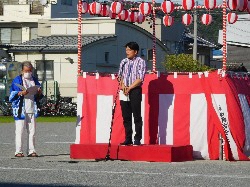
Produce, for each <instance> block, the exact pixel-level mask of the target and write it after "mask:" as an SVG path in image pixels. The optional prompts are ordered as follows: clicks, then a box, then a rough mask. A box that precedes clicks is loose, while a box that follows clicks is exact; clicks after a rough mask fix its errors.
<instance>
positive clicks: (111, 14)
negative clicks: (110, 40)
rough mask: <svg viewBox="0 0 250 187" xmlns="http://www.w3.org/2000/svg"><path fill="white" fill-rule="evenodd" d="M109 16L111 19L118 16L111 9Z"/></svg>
mask: <svg viewBox="0 0 250 187" xmlns="http://www.w3.org/2000/svg"><path fill="white" fill-rule="evenodd" d="M109 17H110V18H111V19H115V18H116V14H115V13H112V12H111V11H109Z"/></svg>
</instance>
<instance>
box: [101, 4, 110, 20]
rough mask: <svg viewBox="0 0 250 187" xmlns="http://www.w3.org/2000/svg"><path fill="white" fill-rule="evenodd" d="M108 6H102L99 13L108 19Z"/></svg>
mask: <svg viewBox="0 0 250 187" xmlns="http://www.w3.org/2000/svg"><path fill="white" fill-rule="evenodd" d="M109 12H110V10H109V6H108V5H107V4H102V11H101V12H100V15H101V16H104V17H108V16H109Z"/></svg>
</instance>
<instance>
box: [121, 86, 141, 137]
mask: <svg viewBox="0 0 250 187" xmlns="http://www.w3.org/2000/svg"><path fill="white" fill-rule="evenodd" d="M141 101H142V88H141V87H140V86H138V87H136V88H134V89H132V90H130V92H129V101H120V104H121V108H122V117H123V125H124V127H125V135H126V140H128V141H132V133H133V130H132V113H133V116H134V123H135V133H136V134H135V137H134V139H135V140H138V141H140V140H141V139H142V117H141Z"/></svg>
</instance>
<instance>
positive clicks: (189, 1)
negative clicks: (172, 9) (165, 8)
mask: <svg viewBox="0 0 250 187" xmlns="http://www.w3.org/2000/svg"><path fill="white" fill-rule="evenodd" d="M182 6H183V9H184V10H192V9H193V8H194V0H182Z"/></svg>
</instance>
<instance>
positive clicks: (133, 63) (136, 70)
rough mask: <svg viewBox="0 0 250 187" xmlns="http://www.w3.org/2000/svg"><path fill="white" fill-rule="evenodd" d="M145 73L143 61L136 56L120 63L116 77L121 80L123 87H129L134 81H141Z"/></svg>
mask: <svg viewBox="0 0 250 187" xmlns="http://www.w3.org/2000/svg"><path fill="white" fill-rule="evenodd" d="M145 72H146V63H145V60H143V59H142V58H140V57H138V56H136V57H134V58H133V59H131V60H130V59H128V58H125V59H123V60H122V61H121V63H120V68H119V72H118V76H119V77H120V78H122V79H123V83H124V85H125V86H130V85H131V84H132V83H133V82H134V81H135V80H136V79H141V80H142V81H143V80H144V77H145Z"/></svg>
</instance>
